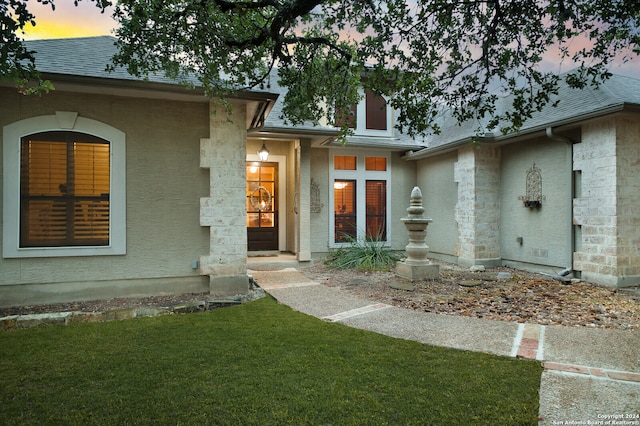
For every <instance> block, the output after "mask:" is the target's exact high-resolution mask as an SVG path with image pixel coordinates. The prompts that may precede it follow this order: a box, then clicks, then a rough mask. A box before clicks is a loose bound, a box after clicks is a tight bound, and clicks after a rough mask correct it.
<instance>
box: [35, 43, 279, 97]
mask: <svg viewBox="0 0 640 426" xmlns="http://www.w3.org/2000/svg"><path fill="white" fill-rule="evenodd" d="M115 43H116V38H115V37H112V36H96V37H77V38H58V39H45V40H28V41H25V46H26V48H27V50H30V51H34V52H35V54H34V57H35V61H36V62H35V64H36V69H38V71H40V73H41V74H42V75H43V76H44V77H45V78H47V79H51V80H55V81H62V82H73V83H85V84H96V85H106V86H110V87H112V88H116V87H119V88H131V87H135V88H143V89H146V90H150V91H168V92H178V93H183V94H188V95H190V96H192V97H193V96H196V97H200V98H202V99H201V100H202V101H206V98H205V97H204V91H203V90H202V87H201V84H200V82H199V81H198V79H197V78H196V77H195V76H191V77H187V78H186V79H185V80H186V81H185V82H186V83H189V84H192V85H193V88H188V87H187V86H185V85H184V84H183V82H180V81H177V80H175V79H172V78H169V77H167V76H165V75H164V74H163V73H151V74H150V75H149V76H148V77H147V78H140V77H136V76H133V75H131V74H129V72H128V71H127V70H126V69H125V68H124V67H114V70H113V71H107V66H108V65H110V64H111V58H112V57H113V55H115V54H116V52H117V47H116V45H115ZM276 96H277V95H276V94H273V93H270V92H267V91H262V90H252V91H242V92H240V93H238V94H237V96H236V97H237V98H241V99H249V100H262V99H271V100H273V99H274V98H275V97H276Z"/></svg>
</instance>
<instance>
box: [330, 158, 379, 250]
mask: <svg viewBox="0 0 640 426" xmlns="http://www.w3.org/2000/svg"><path fill="white" fill-rule="evenodd" d="M336 155H346V156H355V157H356V170H335V167H334V158H335V156H336ZM329 157H330V159H329V191H328V192H329V206H330V208H329V209H328V210H329V247H331V248H336V247H344V246H348V245H349V243H336V241H335V229H336V223H335V200H334V192H333V183H334V181H335V180H336V179H346V180H355V181H356V233H357V234H356V235H357V239H358V241H364V239H365V230H366V221H367V205H366V203H367V200H366V185H367V184H366V182H367V181H368V180H384V181H386V182H387V218H386V220H385V227H386V235H387V239H386V241H385V245H391V226H389V225H390V224H389V221H390V220H389V219H390V215H391V155H390V153H389V152H388V151H376V150H368V151H367V153H366V154H365V153H363V152H362V151H358V150H348V149H332V150H329ZM366 157H384V158H386V162H387V170H385V171H373V170H371V171H369V170H365V158H366Z"/></svg>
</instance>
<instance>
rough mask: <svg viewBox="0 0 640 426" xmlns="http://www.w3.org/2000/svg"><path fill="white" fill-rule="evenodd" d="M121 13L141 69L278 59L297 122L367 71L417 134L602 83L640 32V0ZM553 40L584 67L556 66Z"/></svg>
mask: <svg viewBox="0 0 640 426" xmlns="http://www.w3.org/2000/svg"><path fill="white" fill-rule="evenodd" d="M3 1H5V2H6V1H10V2H13V1H14V0H3ZM41 1H42V0H41ZM98 1H100V0H98ZM114 16H115V18H116V20H117V21H118V23H119V28H118V29H117V36H118V46H119V53H118V54H117V55H116V56H115V57H114V64H115V65H116V66H117V65H122V66H125V67H127V69H128V70H129V72H131V73H132V74H134V75H138V76H146V75H149V74H150V73H156V72H161V73H166V74H167V75H168V76H171V77H174V78H178V79H183V80H184V81H187V80H188V77H189V76H193V75H195V76H197V78H198V79H199V81H200V82H201V84H202V85H203V87H204V88H205V90H206V92H207V93H208V94H209V95H211V96H221V97H223V96H226V95H229V94H230V93H232V92H233V91H234V90H237V89H245V88H249V89H250V88H256V87H264V86H268V85H269V84H270V78H271V75H272V71H273V70H277V74H278V80H279V84H280V85H282V86H285V87H286V88H287V90H288V91H287V95H286V98H285V105H284V110H283V113H284V115H285V116H286V117H287V118H288V119H289V121H290V122H291V123H292V124H298V123H300V122H303V121H305V120H312V121H315V120H318V119H319V118H320V117H333V116H336V115H338V116H340V114H344V113H346V111H348V110H349V108H350V106H351V105H353V104H354V103H355V102H357V100H358V98H359V95H358V93H359V92H358V87H359V85H361V84H362V85H364V88H365V89H370V90H372V91H373V92H375V93H377V94H381V95H384V96H385V97H386V98H387V99H388V101H389V102H390V104H391V105H392V106H393V107H394V108H395V109H396V110H397V111H398V113H397V117H396V118H397V120H396V121H397V126H398V127H399V128H400V129H401V130H403V131H405V132H407V133H409V134H411V135H419V134H424V133H428V132H431V131H435V132H437V131H438V126H437V120H436V118H437V117H438V115H439V114H441V113H442V112H443V111H447V114H450V115H452V116H453V117H455V118H456V119H457V120H459V121H461V122H462V121H465V120H474V119H479V118H482V117H484V118H485V121H487V122H488V124H487V127H486V128H485V129H484V130H491V129H492V128H495V127H497V128H499V129H501V130H503V131H506V130H513V129H517V128H518V127H519V126H520V125H521V124H522V122H523V120H524V119H526V118H527V117H530V116H531V115H532V114H534V113H535V112H536V111H537V110H540V109H541V108H542V107H543V106H544V105H545V104H547V103H549V102H550V101H551V99H552V95H553V94H554V93H557V90H558V85H559V84H560V82H561V81H562V80H564V81H566V83H568V84H569V85H570V86H571V87H577V88H581V87H584V86H585V85H588V84H598V83H599V82H601V81H602V80H603V79H605V78H607V77H608V76H609V75H610V74H609V73H608V69H609V67H610V65H611V63H612V61H613V60H614V59H616V60H620V59H622V60H629V59H631V58H632V57H635V56H637V54H638V53H639V47H638V46H639V43H640V30H639V29H640V3H638V1H637V0H460V1H453V0H120V1H119V2H118V3H117V5H116V7H115V13H114ZM3 32H4V27H3ZM554 50H555V51H556V52H557V55H558V56H560V60H563V61H566V62H569V63H571V64H575V67H576V68H575V69H574V71H572V72H570V73H565V74H562V75H557V74H556V73H554V72H553V71H550V70H548V69H546V68H545V64H546V63H547V62H548V60H549V59H548V58H547V56H546V55H549V52H550V51H554ZM3 59H4V57H3ZM18 59H23V58H18ZM502 95H511V96H512V97H511V98H510V99H511V100H512V102H511V105H510V107H509V108H506V109H504V110H503V109H497V108H496V100H497V99H498V97H499V96H502Z"/></svg>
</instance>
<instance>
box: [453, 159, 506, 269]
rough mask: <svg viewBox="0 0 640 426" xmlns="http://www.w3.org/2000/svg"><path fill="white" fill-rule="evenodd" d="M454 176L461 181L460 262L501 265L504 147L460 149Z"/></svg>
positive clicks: (457, 211)
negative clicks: (501, 185) (502, 161)
mask: <svg viewBox="0 0 640 426" xmlns="http://www.w3.org/2000/svg"><path fill="white" fill-rule="evenodd" d="M454 179H455V181H456V182H457V183H458V202H457V203H456V207H455V220H456V223H457V224H458V244H456V256H457V257H458V263H459V264H460V265H462V266H471V265H485V266H498V265H500V261H501V259H500V196H499V191H500V148H499V147H492V146H480V147H467V148H462V149H460V150H459V151H458V161H457V162H456V164H455V169H454Z"/></svg>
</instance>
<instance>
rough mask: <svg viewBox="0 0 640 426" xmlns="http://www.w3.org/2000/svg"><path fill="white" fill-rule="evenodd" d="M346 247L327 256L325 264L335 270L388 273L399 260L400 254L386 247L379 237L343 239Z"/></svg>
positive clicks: (339, 248) (346, 237) (385, 243)
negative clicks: (352, 269)
mask: <svg viewBox="0 0 640 426" xmlns="http://www.w3.org/2000/svg"><path fill="white" fill-rule="evenodd" d="M344 241H345V242H347V243H348V245H345V246H342V247H338V248H337V249H335V250H332V251H330V252H329V254H328V255H327V258H326V260H325V264H326V265H327V266H329V267H330V268H336V269H351V268H354V269H357V270H359V271H388V270H390V269H391V268H392V267H393V266H394V265H395V264H396V262H397V261H399V260H400V258H401V256H400V253H398V252H397V251H394V250H392V249H391V248H389V247H388V245H387V242H386V241H383V240H382V238H380V237H371V238H366V239H364V240H358V239H356V238H353V237H351V236H349V235H347V236H345V237H344Z"/></svg>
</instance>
